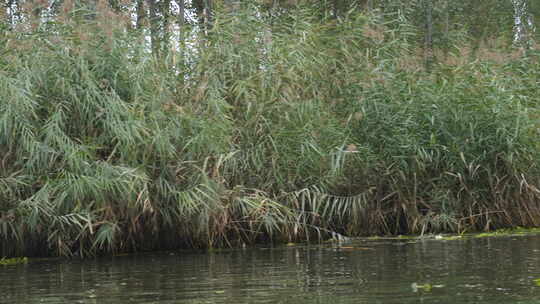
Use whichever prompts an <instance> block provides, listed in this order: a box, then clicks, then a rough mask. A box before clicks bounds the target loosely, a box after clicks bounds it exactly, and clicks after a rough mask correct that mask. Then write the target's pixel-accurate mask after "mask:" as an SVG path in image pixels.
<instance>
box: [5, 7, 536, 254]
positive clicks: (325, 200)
mask: <svg viewBox="0 0 540 304" xmlns="http://www.w3.org/2000/svg"><path fill="white" fill-rule="evenodd" d="M246 14H247V12H246ZM276 18H277V19H276V20H273V21H272V23H271V22H267V21H265V20H264V19H260V18H254V17H252V15H251V14H247V15H241V14H238V15H237V16H235V17H230V18H222V19H220V18H217V20H216V21H215V24H214V27H213V29H212V32H211V33H210V35H209V36H207V37H204V39H202V38H201V37H199V38H201V39H198V40H195V41H194V42H193V44H191V46H190V47H186V48H183V49H180V50H176V51H175V50H172V51H170V52H169V53H168V54H165V55H163V57H160V58H153V57H151V56H150V55H149V54H148V52H147V48H146V47H145V45H144V40H143V39H142V38H141V37H139V35H138V34H136V33H125V32H124V31H122V30H120V29H117V30H116V29H112V30H111V29H110V28H107V30H103V29H102V28H100V26H98V25H96V24H71V23H67V24H62V25H61V24H48V25H47V26H49V27H51V28H49V29H47V30H46V31H40V30H39V29H38V30H36V31H34V32H31V33H21V32H16V31H12V32H9V33H5V34H4V36H1V37H0V50H1V52H2V53H3V55H2V56H1V58H0V254H1V255H5V256H12V255H73V254H78V255H81V256H85V255H89V254H96V253H111V252H119V251H128V250H149V249H164V248H179V247H216V246H237V245H241V244H243V243H254V242H268V241H292V240H304V239H311V240H313V239H318V238H320V237H328V236H331V235H332V234H333V233H335V232H337V233H340V234H345V235H347V236H358V235H368V234H403V233H427V232H439V231H446V232H463V231H473V230H484V229H486V230H488V229H494V228H502V227H512V226H525V227H530V226H539V225H540V190H539V189H538V188H539V185H540V168H539V165H540V146H539V142H540V141H539V140H538V138H539V135H540V133H539V128H540V125H539V124H538V121H539V117H540V116H539V111H538V109H539V101H538V96H539V93H540V92H539V91H538V85H537V82H538V77H539V74H538V73H539V72H538V71H540V66H539V64H538V54H537V53H535V52H534V51H532V52H531V53H530V54H529V55H528V56H527V57H520V58H515V59H512V60H508V61H507V62H504V63H500V62H491V61H489V60H481V59H480V60H475V61H468V62H465V63H460V64H459V65H440V66H438V67H436V68H435V69H434V71H433V73H431V74H429V75H428V74H426V73H424V72H423V71H422V68H421V67H422V62H421V59H418V58H417V56H415V55H414V54H416V53H417V50H415V49H414V48H413V47H412V46H411V44H410V41H407V39H409V38H410V37H413V36H414V35H416V33H414V31H412V30H411V29H410V28H409V27H407V26H405V25H403V24H404V23H400V25H395V26H388V25H382V24H378V23H377V22H378V21H377V20H376V19H373V18H367V17H365V16H358V17H355V18H352V17H351V18H349V19H344V20H342V21H340V22H337V23H336V22H332V23H324V22H321V21H320V20H318V19H314V18H313V17H310V15H309V14H307V13H306V14H305V15H302V12H299V13H298V17H297V18H288V17H282V18H279V17H276ZM384 26H388V27H387V28H385V27H384ZM374 28H378V29H382V30H381V32H380V33H378V34H376V35H375V34H373V29H374ZM402 37H406V38H407V39H405V38H402ZM501 52H502V51H501Z"/></svg>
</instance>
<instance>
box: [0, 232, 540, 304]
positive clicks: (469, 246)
mask: <svg viewBox="0 0 540 304" xmlns="http://www.w3.org/2000/svg"><path fill="white" fill-rule="evenodd" d="M539 278H540V236H538V235H536V236H516V237H489V238H470V239H459V240H434V239H428V240H411V239H406V240H403V239H398V240H391V239H376V240H363V241H355V242H351V243H347V244H342V245H341V247H337V246H332V245H312V246H282V247H276V248H252V249H238V250H229V251H219V252H211V253H206V252H205V253H201V252H199V253H195V252H160V253H151V254H136V255H126V256H115V257H108V258H97V259H90V260H73V259H72V260H62V259H56V260H55V259H43V260H30V262H29V263H28V264H25V265H12V266H0V303H6V304H7V303H9V304H13V303H25V304H27V303H188V304H195V303H331V304H341V303H356V304H358V303H366V304H367V303H370V304H371V303H490V304H493V303H505V304H508V303H528V304H530V303H540V286H538V285H536V283H535V281H534V280H535V279H539Z"/></svg>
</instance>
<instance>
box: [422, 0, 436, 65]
mask: <svg viewBox="0 0 540 304" xmlns="http://www.w3.org/2000/svg"><path fill="white" fill-rule="evenodd" d="M431 1H432V0H424V9H425V15H426V35H425V46H424V56H425V65H426V71H427V72H431V67H432V65H433V59H434V58H433V3H432V2H431Z"/></svg>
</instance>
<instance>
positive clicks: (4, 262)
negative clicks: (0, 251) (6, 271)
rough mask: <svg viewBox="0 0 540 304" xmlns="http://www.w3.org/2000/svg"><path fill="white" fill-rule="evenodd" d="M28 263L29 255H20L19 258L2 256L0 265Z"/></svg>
mask: <svg viewBox="0 0 540 304" xmlns="http://www.w3.org/2000/svg"><path fill="white" fill-rule="evenodd" d="M26 263H28V258H27V257H18V258H9V259H7V258H1V259H0V265H3V266H7V265H17V264H26Z"/></svg>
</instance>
